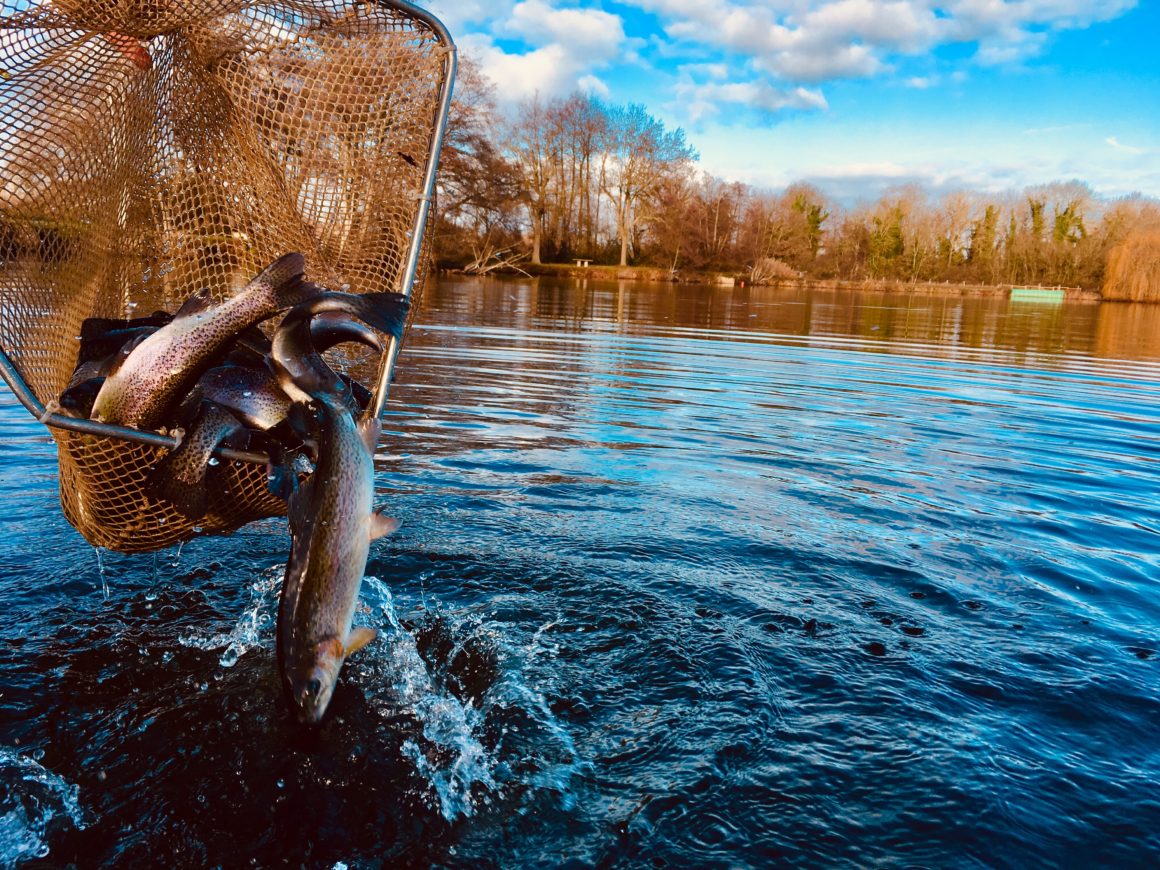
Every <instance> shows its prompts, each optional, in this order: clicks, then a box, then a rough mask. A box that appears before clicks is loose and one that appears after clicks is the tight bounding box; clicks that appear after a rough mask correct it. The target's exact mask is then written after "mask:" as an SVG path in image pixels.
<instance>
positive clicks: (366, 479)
mask: <svg viewBox="0 0 1160 870" xmlns="http://www.w3.org/2000/svg"><path fill="white" fill-rule="evenodd" d="M334 310H342V311H346V312H349V313H351V314H353V315H354V316H356V317H358V318H359V319H361V320H363V321H364V322H366V323H368V324H369V325H371V326H374V327H375V328H376V329H379V330H381V331H382V332H385V333H388V334H391V335H395V336H396V337H398V336H401V334H402V330H403V324H404V322H405V320H406V313H407V303H406V299H405V298H404V297H402V296H399V295H397V294H366V295H363V296H354V297H351V296H346V295H345V294H324V295H323V296H319V297H317V298H315V299H312V300H310V301H309V302H307V303H304V304H303V305H300V306H298V307H297V308H295V309H294V310H292V311H291V312H290V313H289V314H288V315H287V316H286V319H285V320H284V321H283V322H282V325H281V326H280V327H279V328H278V331H277V332H276V333H275V335H274V347H273V351H272V352H271V354H270V359H271V366H272V368H273V369H274V372H275V374H276V375H277V377H278V380H279V383H280V384H281V386H282V389H283V390H285V391H286V392H287V393H288V394H289V395H291V396H293V397H294V398H295V399H299V400H302V401H305V402H308V403H309V412H308V414H309V418H310V424H311V428H312V429H313V437H314V438H315V440H316V441H317V445H318V452H317V456H318V461H317V463H316V465H315V469H314V472H313V474H312V475H311V476H310V478H309V479H308V480H307V481H306V482H305V483H304V484H302V486H300V487H299V488H298V489H297V491H295V492H294V493H293V494H292V495H291V496H290V505H289V508H290V509H289V518H290V534H291V539H292V542H291V549H290V558H289V561H288V562H287V564H286V576H285V580H284V582H283V585H282V597H281V600H280V602H279V607H278V643H277V647H278V669H279V671H280V673H281V675H282V684H283V687H284V689H285V691H286V696H287V698H288V700H289V702H290V705H291V707H292V708H293V710H294V713H295V716H296V718H297V719H298V720H299V721H300V722H302V723H304V724H316V723H318V722H319V721H321V719H322V717H323V714H324V713H325V712H326V708H327V705H328V704H329V703H330V698H331V695H332V693H333V692H334V686H335V683H336V682H337V680H338V673H339V670H340V669H341V668H342V664H343V662H344V661H345V660H346V657H347V656H349V655H351V654H352V653H354V652H355V651H357V650H359V649H361V648H362V647H364V646H365V645H366V644H368V643H369V642H370V641H371V640H373V639H374V637H375V632H374V631H373V630H372V629H368V628H355V629H352V628H351V625H352V622H353V619H354V611H355V607H356V605H357V604H358V591H359V586H360V585H361V584H362V578H363V573H364V572H365V571H366V562H367V555H368V553H369V550H370V543H371V541H373V540H374V539H376V538H378V537H381V536H382V535H386V534H389V533H390V532H393V531H394V530H395V529H396V528H398V522H397V521H396V520H393V519H390V518H388V517H385V516H383V514H382V513H381V512H377V511H375V510H374V505H373V500H374V491H375V466H374V446H375V442H376V440H377V438H378V434H379V422H378V420H377V419H364V420H362V421H361V422H359V423H356V422H355V420H354V417H353V416H352V414H351V412H350V408H349V405H348V401H349V399H348V397H347V395H346V392H347V387H346V384H345V383H344V382H343V381H342V380H341V379H340V378H339V377H338V375H336V374H335V373H334V372H333V371H331V370H330V368H329V367H327V366H326V364H325V363H324V362H323V361H322V359H321V357H319V356H318V353H317V349H316V348H314V347H313V345H312V344H311V342H310V330H309V323H310V319H311V318H312V317H313V316H314V315H315V314H319V313H322V312H323V311H334Z"/></svg>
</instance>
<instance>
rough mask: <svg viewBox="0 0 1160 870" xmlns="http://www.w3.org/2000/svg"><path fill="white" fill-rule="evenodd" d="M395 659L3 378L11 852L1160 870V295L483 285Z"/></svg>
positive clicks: (281, 536)
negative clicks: (165, 533) (139, 550)
mask: <svg viewBox="0 0 1160 870" xmlns="http://www.w3.org/2000/svg"><path fill="white" fill-rule="evenodd" d="M400 364H401V368H400V370H399V373H398V376H397V378H396V385H395V387H394V388H393V391H392V396H391V403H390V405H389V411H388V415H387V418H386V422H385V427H384V435H383V439H382V441H381V444H380V451H381V456H380V461H379V474H378V486H379V495H380V500H381V501H382V502H384V503H386V504H388V505H389V506H390V508H389V510H390V512H391V513H392V514H393V515H394V516H397V517H399V518H400V519H402V521H403V527H402V529H401V530H400V531H399V532H398V533H396V534H395V535H394V536H392V537H390V538H387V539H384V540H382V541H380V542H378V543H376V544H375V545H374V546H373V547H372V551H371V559H370V562H369V565H368V575H370V576H368V578H367V580H366V581H365V583H364V586H363V607H362V608H361V610H360V614H359V616H358V617H357V620H358V621H359V622H361V623H362V624H365V625H371V626H374V627H377V628H378V629H379V630H380V633H381V634H380V637H379V639H378V640H377V641H376V642H375V643H374V644H372V645H371V646H370V647H368V648H367V649H366V650H364V651H363V652H361V653H359V654H358V655H357V656H356V657H355V658H354V659H352V660H351V661H350V662H349V663H348V664H347V666H346V668H345V669H344V671H343V676H342V679H341V682H340V685H339V688H338V691H337V692H336V694H335V697H334V701H333V703H332V705H331V714H330V716H329V718H328V720H327V722H326V725H325V727H324V728H323V729H322V730H321V733H319V734H317V735H309V734H305V733H302V732H301V731H299V730H298V729H297V728H296V727H294V726H293V725H292V723H291V720H290V717H289V715H288V712H287V710H286V707H285V705H284V703H283V701H282V699H281V697H280V687H279V685H278V680H277V677H276V674H275V665H274V650H273V623H274V615H275V604H276V599H277V594H278V589H279V585H280V582H281V575H282V569H283V566H284V563H285V559H286V555H287V551H288V536H287V534H286V530H285V523H284V521H268V522H264V523H259V524H254V525H251V526H249V527H247V528H245V529H243V530H241V531H239V532H238V533H236V534H234V535H232V536H230V537H225V538H203V539H198V540H194V541H191V542H189V543H187V544H185V545H184V546H183V547H182V548H181V549H180V550H176V549H175V550H170V551H165V552H162V553H160V554H156V555H146V556H123V555H118V554H113V553H103V554H99V553H96V552H95V551H94V550H93V548H92V547H90V546H88V545H87V544H86V543H85V542H84V541H83V540H82V539H81V537H80V536H79V535H78V534H77V533H76V532H74V531H73V530H72V529H71V528H70V527H69V526H68V524H67V523H66V522H65V521H64V519H63V518H62V517H61V514H60V511H59V505H58V501H57V479H56V457H55V450H54V447H53V444H52V442H51V439H50V438H49V437H48V436H47V434H46V432H45V430H44V429H43V427H41V426H39V424H37V423H35V422H34V421H33V420H31V419H30V418H29V416H28V414H27V412H25V411H24V410H23V409H22V408H20V407H19V406H18V405H17V404H16V402H15V400H14V399H13V398H12V397H11V395H10V394H9V393H8V392H7V391H3V393H0V498H2V499H3V502H2V503H3V512H2V515H0V530H2V531H3V534H0V607H2V612H3V614H4V619H3V621H2V623H0V866H9V865H12V864H18V863H24V862H28V864H29V865H30V866H38V865H44V866H56V865H63V864H67V863H70V862H73V863H76V864H77V865H78V866H99V865H113V864H123V865H126V866H137V865H146V864H148V865H153V866H217V865H224V866H249V865H251V864H253V865H258V866H270V865H279V864H282V863H286V864H291V865H293V866H298V865H305V866H310V867H328V868H329V867H340V866H345V867H352V868H353V867H376V866H391V867H397V866H417V867H419V866H430V865H436V866H445V867H493V866H494V867H542V866H574V867H584V866H599V867H639V866H654V867H665V866H670V867H690V866H698V867H715V866H719V867H725V866H728V867H764V866H768V865H770V864H771V863H777V864H784V865H789V866H809V867H814V866H818V865H822V866H849V867H866V866H883V865H886V866H913V865H922V866H999V867H1025V866H1032V865H1044V864H1046V865H1072V866H1088V865H1091V864H1093V863H1099V864H1103V865H1115V866H1155V865H1156V863H1157V862H1158V861H1160V500H1158V497H1157V496H1158V490H1160V487H1158V483H1160V307H1149V306H1128V305H1110V304H1106V305H1102V306H1098V305H1093V304H1075V305H1062V306H1055V307H1052V306H1036V305H1012V304H1010V303H1008V302H1007V301H1006V300H979V299H965V300H963V299H959V298H907V297H905V296H887V295H869V294H861V295H859V294H835V293H822V292H809V291H804V290H768V289H743V288H707V287H691V286H680V287H661V286H650V285H631V284H619V285H617V284H598V283H595V282H593V283H587V284H584V283H579V282H550V281H546V280H541V281H539V282H531V281H486V282H485V281H455V280H444V281H442V282H440V283H439V284H437V285H435V286H432V287H429V288H428V293H427V298H426V300H425V306H424V309H423V311H422V313H421V315H420V317H419V318H418V321H417V323H416V326H415V327H414V328H413V329H412V331H411V333H410V335H409V337H408V339H407V344H406V347H405V348H404V352H403V356H402V358H401V363H400Z"/></svg>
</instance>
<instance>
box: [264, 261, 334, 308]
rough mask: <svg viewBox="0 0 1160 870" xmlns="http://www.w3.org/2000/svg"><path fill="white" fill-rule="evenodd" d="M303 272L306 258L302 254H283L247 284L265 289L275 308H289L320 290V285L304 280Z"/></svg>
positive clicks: (315, 294)
mask: <svg viewBox="0 0 1160 870" xmlns="http://www.w3.org/2000/svg"><path fill="white" fill-rule="evenodd" d="M305 272H306V258H305V257H303V256H302V254H300V253H297V252H292V253H289V254H283V255H282V256H281V257H279V258H278V259H277V260H275V261H274V262H273V263H271V264H270V265H269V266H267V267H266V268H265V269H263V270H262V271H261V272H259V273H258V275H257V276H256V277H255V278H254V279H253V280H252V281H251V282H250V284H249V286H251V287H254V286H260V287H262V288H264V289H265V290H267V292H268V293H269V294H270V299H271V302H272V304H273V305H274V307H275V308H277V309H283V308H291V307H293V306H295V305H297V304H298V303H300V302H304V301H305V300H307V299H310V298H312V297H314V296H317V295H318V294H319V293H321V292H322V288H321V287H319V286H318V285H317V284H313V283H311V282H310V281H307V280H306V278H305Z"/></svg>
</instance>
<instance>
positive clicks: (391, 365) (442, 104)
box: [366, 0, 458, 420]
mask: <svg viewBox="0 0 1160 870" xmlns="http://www.w3.org/2000/svg"><path fill="white" fill-rule="evenodd" d="M378 3H379V5H380V6H385V7H388V8H394V9H398V10H399V11H400V12H403V13H405V14H407V15H410V16H411V17H413V18H416V19H418V20H419V21H422V22H423V23H424V24H426V25H427V26H428V27H430V28H431V30H432V32H433V33H434V34H435V38H436V39H438V40H439V42H440V43H441V44H442V45H443V47H444V49H445V52H446V53H445V54H444V56H443V80H442V81H441V82H440V84H439V105H438V108H437V110H436V113H435V122H434V126H433V128H432V131H431V150H430V152H428V154H427V171H426V173H425V174H424V176H423V190H422V192H421V193H420V196H419V213H418V214H417V215H416V217H415V225H414V227H413V228H412V230H411V247H410V249H409V250H408V251H407V263H406V267H405V268H404V269H403V275H402V278H401V279H400V286H399V289H398V291H397V292H399V293H402V294H403V295H404V296H406V297H407V301H408V302H410V301H411V294H412V291H413V290H414V288H415V275H416V274H417V273H418V270H419V257H420V255H421V253H422V247H423V235H424V233H425V231H426V228H427V218H428V216H429V214H430V211H431V203H432V200H433V199H434V198H435V176H436V174H437V173H438V171H439V154H440V152H441V151H442V150H443V137H444V135H445V134H446V132H447V121H448V118H449V116H450V114H451V92H452V89H453V87H454V85H455V70H456V65H457V63H458V61H457V51H456V48H455V42H454V40H452V38H451V34H450V33H448V32H447V28H446V27H445V26H444V25H443V22H442V21H440V20H439V19H438V18H436V17H435V16H434V15H432V14H431V13H430V12H428V11H427V10H425V9H420V8H419V7H418V6H414V5H412V4H411V3H408V2H406V0H378ZM401 347H402V338H401V337H400V338H395V337H394V336H391V337H390V338H389V339H388V342H387V349H386V351H385V352H384V353H383V361H382V364H381V366H380V368H379V380H378V384H377V385H376V387H375V392H374V395H373V396H372V398H371V403H370V405H368V406H367V410H366V416H367V417H368V418H370V419H372V420H377V419H378V418H379V417H381V416H382V415H383V409H384V408H385V407H386V405H387V393H388V392H389V391H390V388H391V378H392V377H393V376H394V373H395V360H396V359H397V358H398V355H399V350H400V348H401Z"/></svg>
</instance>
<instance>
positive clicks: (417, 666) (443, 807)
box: [363, 576, 496, 821]
mask: <svg viewBox="0 0 1160 870" xmlns="http://www.w3.org/2000/svg"><path fill="white" fill-rule="evenodd" d="M363 593H364V600H365V601H366V603H367V604H368V605H369V606H370V608H371V610H372V613H373V612H376V611H377V613H378V615H380V616H381V618H382V619H383V621H384V623H385V625H384V629H386V630H385V631H384V634H387V633H388V632H389V634H390V636H389V637H388V638H385V640H386V641H387V647H386V655H385V664H386V666H387V668H388V669H389V671H390V675H391V677H392V679H391V680H390V681H389V685H388V686H387V689H388V691H389V693H390V695H391V700H392V701H393V703H395V704H396V705H398V706H400V707H403V708H406V709H409V710H410V712H411V713H412V714H413V715H414V716H415V717H416V718H417V719H418V720H419V722H420V723H421V724H422V731H423V735H422V736H423V742H422V745H420V742H419V741H418V740H415V739H408V740H406V741H405V742H404V743H403V747H402V749H403V754H404V756H406V758H407V759H408V760H409V761H411V763H412V764H414V765H415V769H416V771H417V772H418V773H419V774H420V775H421V776H422V777H423V778H424V779H425V780H427V782H428V783H430V784H431V788H432V789H433V790H434V792H435V796H436V798H437V800H438V802H439V810H440V812H442V814H443V817H444V818H445V819H447V820H448V821H453V820H455V819H457V818H463V817H468V816H471V815H472V814H473V813H474V812H475V801H474V797H473V795H472V791H473V789H475V788H476V787H477V786H478V787H480V788H483V789H486V790H489V791H494V790H495V789H496V783H495V779H494V777H493V776H492V768H493V767H494V765H495V760H494V759H493V758H492V757H491V756H489V754H488V752H487V750H486V749H484V747H483V744H482V743H480V741H479V739H478V738H477V737H476V731H477V729H478V728H479V726H480V724H481V721H482V716H481V714H480V712H479V711H478V710H476V709H474V708H472V707H470V706H465V705H464V704H463V702H461V701H460V700H459V699H458V698H455V697H454V696H453V695H451V694H449V693H447V692H445V691H442V690H440V688H439V687H438V686H437V685H436V683H435V680H434V679H433V678H432V676H431V672H430V671H429V670H428V668H427V664H426V662H424V661H423V658H422V656H420V655H419V649H418V647H417V645H416V643H415V638H414V636H412V635H411V634H410V633H409V632H408V631H407V630H406V629H405V628H404V627H403V626H402V625H401V624H400V623H399V620H398V618H397V616H396V614H395V607H394V599H393V597H392V595H391V591H390V589H388V588H387V587H386V586H385V585H384V584H383V583H382V581H380V580H379V579H378V578H377V577H369V576H368V577H366V578H364V580H363Z"/></svg>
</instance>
